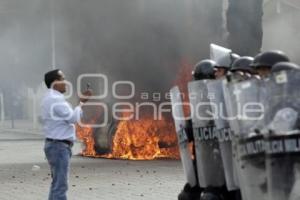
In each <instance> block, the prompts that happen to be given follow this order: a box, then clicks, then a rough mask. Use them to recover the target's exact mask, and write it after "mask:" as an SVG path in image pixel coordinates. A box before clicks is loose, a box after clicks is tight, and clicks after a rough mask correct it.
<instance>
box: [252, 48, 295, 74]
mask: <svg viewBox="0 0 300 200" xmlns="http://www.w3.org/2000/svg"><path fill="white" fill-rule="evenodd" d="M289 61H290V59H289V57H288V56H287V55H286V54H285V53H284V52H282V51H278V50H273V51H266V52H262V53H259V54H258V55H256V56H255V58H254V61H253V63H252V66H253V67H254V68H255V69H256V71H257V73H258V75H260V76H261V77H262V78H265V77H266V76H268V75H269V74H270V73H271V69H272V66H273V65H275V64H276V63H279V62H289Z"/></svg>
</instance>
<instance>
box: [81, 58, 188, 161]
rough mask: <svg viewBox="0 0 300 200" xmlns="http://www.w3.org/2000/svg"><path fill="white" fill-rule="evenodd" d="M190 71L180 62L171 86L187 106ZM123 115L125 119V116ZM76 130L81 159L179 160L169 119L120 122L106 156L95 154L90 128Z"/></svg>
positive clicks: (146, 118)
mask: <svg viewBox="0 0 300 200" xmlns="http://www.w3.org/2000/svg"><path fill="white" fill-rule="evenodd" d="M191 69H192V67H191V65H189V64H188V62H186V61H183V62H182V63H181V68H180V70H179V72H178V77H177V81H176V82H175V83H176V84H177V85H179V87H180V89H181V91H182V92H183V93H184V94H185V97H184V99H183V101H184V102H188V96H187V94H188V92H187V82H188V81H190V80H191V79H192V76H191ZM184 111H185V115H189V107H185V108H184ZM123 115H124V116H125V115H126V113H123ZM170 118H171V117H170ZM96 120H97V117H94V119H93V120H92V123H90V124H93V123H94V122H95V121H96ZM76 128H77V129H76V132H77V137H78V139H79V140H81V141H82V142H83V143H84V144H85V145H86V148H85V149H83V151H82V155H83V156H91V157H104V158H115V159H131V160H152V159H156V158H171V159H179V157H180V156H179V150H178V145H177V144H178V142H177V136H176V133H175V127H174V123H173V121H172V120H171V119H167V118H162V119H161V120H154V119H152V118H151V117H147V116H144V117H143V118H142V119H140V120H124V121H120V122H119V123H118V126H117V130H116V132H115V134H114V137H113V142H112V148H111V149H112V151H111V153H109V154H106V155H99V154H97V153H96V151H95V141H94V136H93V134H94V130H93V128H92V127H89V126H88V127H80V126H79V125H77V126H76Z"/></svg>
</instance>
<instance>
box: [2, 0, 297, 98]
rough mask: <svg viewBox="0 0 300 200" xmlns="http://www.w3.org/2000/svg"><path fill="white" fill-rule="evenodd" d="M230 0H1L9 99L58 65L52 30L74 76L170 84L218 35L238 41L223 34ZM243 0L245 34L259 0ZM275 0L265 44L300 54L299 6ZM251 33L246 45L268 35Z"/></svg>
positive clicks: (144, 86)
mask: <svg viewBox="0 0 300 200" xmlns="http://www.w3.org/2000/svg"><path fill="white" fill-rule="evenodd" d="M257 1H258V2H259V1H260V0H257ZM224 2H226V1H222V0H197V1H196V0H185V1H183V0H110V1H108V0H84V1H83V0H26V1H21V0H1V1H0V25H1V31H0V61H1V67H0V68H1V73H0V90H1V91H0V92H2V93H5V94H6V95H4V96H5V99H6V100H5V101H6V102H11V100H10V98H8V96H11V98H12V99H16V98H15V97H12V96H14V95H13V92H12V91H16V93H17V90H18V88H20V85H22V86H25V87H33V88H35V89H36V87H37V85H39V84H40V83H41V82H42V80H43V74H44V73H45V72H46V71H48V70H50V69H51V66H52V46H53V45H52V41H51V38H52V36H51V33H55V43H54V44H55V55H56V57H55V58H56V59H55V60H56V67H59V68H61V69H62V70H63V71H65V72H66V74H67V77H68V79H70V80H71V81H72V82H73V83H75V80H76V78H77V77H78V75H80V74H82V73H103V74H106V75H108V78H109V79H110V81H111V82H112V81H117V80H130V81H133V82H134V83H135V85H136V89H137V92H138V93H139V92H145V91H147V92H162V93H164V92H167V91H168V90H169V88H170V87H171V86H172V85H173V83H174V81H175V79H176V76H177V73H178V69H179V68H180V67H181V65H182V62H183V61H188V62H189V63H190V64H191V65H193V64H195V63H196V62H197V61H199V60H200V59H204V58H207V57H208V55H209V44H210V43H212V42H214V43H218V44H221V45H225V46H231V45H233V43H230V42H229V44H228V45H226V41H225V40H226V37H223V36H224V35H225V34H224V33H225V32H226V31H225V29H224V27H225V26H224V24H223V23H224V22H226V20H224V19H222V17H223V16H225V15H224V13H225V12H224V9H223V7H222V6H223V5H226V4H224ZM234 2H238V1H237V0H235V1H234V0H229V1H228V2H227V4H228V3H229V4H230V3H231V4H232V3H234ZM239 2H244V4H239V5H237V6H233V7H232V9H233V11H234V12H231V16H230V17H231V19H232V20H231V21H233V22H234V21H235V20H234V19H245V20H244V21H241V20H239V21H238V24H237V25H236V26H235V27H233V28H234V29H232V32H234V34H238V33H239V31H238V30H249V29H243V28H239V26H240V25H243V26H247V24H249V23H250V22H247V20H246V19H250V18H251V17H250V18H249V16H250V15H251V14H252V15H256V13H255V10H256V9H257V10H259V8H258V7H255V5H257V4H255V5H254V4H251V5H252V6H254V7H251V9H250V8H249V9H248V10H249V12H235V9H238V8H239V7H245V6H242V5H249V6H250V4H248V3H246V2H249V1H248V0H240V1H239ZM276 2H277V1H272V0H270V1H268V4H265V5H264V14H265V15H264V26H263V27H264V29H265V30H264V40H263V41H264V44H263V47H264V49H270V48H271V49H274V48H275V49H282V50H285V51H287V53H288V54H289V55H291V56H292V57H293V58H296V57H297V55H296V52H298V51H297V50H298V48H299V46H300V45H297V40H296V38H297V35H299V30H300V29H299V28H298V27H299V25H298V23H297V22H298V20H297V19H299V18H300V17H299V11H298V10H297V9H295V8H291V7H289V6H287V7H283V6H282V8H281V11H280V13H277V14H276V6H275V8H273V7H274V6H273V7H272V6H270V5H275V4H276ZM246 7H247V6H246ZM245 10H247V9H245ZM291 10H292V12H290V11H291ZM272 13H275V16H276V17H274V15H273V16H272ZM244 15H247V16H244ZM269 15H270V16H269ZM268 16H269V17H268ZM52 22H54V23H52ZM227 23H228V21H227ZM251 23H253V22H251ZM52 28H54V29H55V31H52V30H53V29H52ZM250 35H251V33H250ZM233 36H234V35H233ZM232 38H233V39H234V38H237V36H234V37H232ZM245 38H246V40H245V43H244V44H242V45H245V46H247V47H248V46H249V44H247V41H248V43H249V41H250V42H251V41H255V40H256V39H257V40H260V39H261V38H256V37H254V36H253V38H250V39H251V40H250V39H249V40H247V38H249V37H245ZM245 38H244V39H245ZM244 39H243V38H242V40H241V41H244ZM251 43H252V42H251ZM240 47H241V45H239V48H240ZM255 48H256V47H255ZM245 49H247V48H245ZM255 51H256V50H255ZM237 53H239V52H237ZM242 54H243V53H242ZM94 87H95V86H94Z"/></svg>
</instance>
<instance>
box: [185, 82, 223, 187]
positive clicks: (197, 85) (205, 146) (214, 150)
mask: <svg viewBox="0 0 300 200" xmlns="http://www.w3.org/2000/svg"><path fill="white" fill-rule="evenodd" d="M208 82H209V81H208V80H202V81H193V82H190V83H189V84H188V89H189V98H190V103H191V116H192V123H193V130H194V131H193V133H194V138H195V151H196V161H197V172H198V180H199V183H200V185H201V186H202V187H220V186H223V185H225V177H224V169H223V165H222V159H221V154H220V150H219V144H218V139H217V132H216V128H215V124H214V114H213V113H212V109H211V103H210V100H209V95H210V94H209V93H208V90H207V83H208Z"/></svg>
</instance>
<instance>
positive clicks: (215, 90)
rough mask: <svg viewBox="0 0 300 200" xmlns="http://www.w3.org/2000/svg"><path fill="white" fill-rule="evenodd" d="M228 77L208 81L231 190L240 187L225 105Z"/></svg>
mask: <svg viewBox="0 0 300 200" xmlns="http://www.w3.org/2000/svg"><path fill="white" fill-rule="evenodd" d="M224 81H227V80H226V79H220V80H215V81H210V82H209V83H207V88H208V93H209V94H211V96H212V97H211V98H210V101H211V103H212V105H213V106H212V112H213V113H216V116H215V120H214V121H215V125H216V130H217V131H218V139H219V148H220V152H221V157H222V161H223V166H224V173H225V180H226V187H227V189H228V190H229V191H232V190H237V189H239V186H238V182H237V179H236V178H235V177H234V176H235V175H234V173H235V172H234V171H235V170H236V169H234V165H233V159H232V158H233V157H232V143H231V136H232V133H231V132H232V131H231V128H230V126H229V121H228V114H227V110H226V106H225V99H224V93H223V89H222V88H223V84H224V83H223V82H224Z"/></svg>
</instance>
